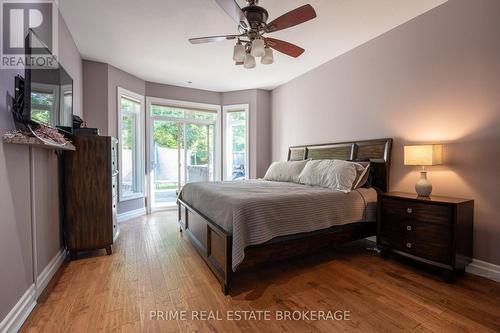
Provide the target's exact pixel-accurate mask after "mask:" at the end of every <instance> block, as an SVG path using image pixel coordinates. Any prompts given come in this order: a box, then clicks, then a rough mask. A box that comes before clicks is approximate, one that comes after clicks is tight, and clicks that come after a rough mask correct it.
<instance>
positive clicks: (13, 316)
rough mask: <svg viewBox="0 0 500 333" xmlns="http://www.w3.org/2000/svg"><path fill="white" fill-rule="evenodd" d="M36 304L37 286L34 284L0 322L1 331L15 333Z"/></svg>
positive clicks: (1, 332) (0, 332)
mask: <svg viewBox="0 0 500 333" xmlns="http://www.w3.org/2000/svg"><path fill="white" fill-rule="evenodd" d="M35 305H36V288H35V285H34V284H32V285H31V286H30V287H29V289H28V290H27V291H26V292H25V293H24V295H23V296H22V297H21V299H20V300H19V301H18V302H17V304H16V305H15V306H14V307H13V308H12V310H10V312H9V313H8V314H7V316H6V317H5V318H4V320H2V322H1V323H0V333H15V332H17V331H19V329H20V328H21V326H23V323H24V321H25V320H26V318H28V316H29V315H30V313H31V311H33V308H34V307H35Z"/></svg>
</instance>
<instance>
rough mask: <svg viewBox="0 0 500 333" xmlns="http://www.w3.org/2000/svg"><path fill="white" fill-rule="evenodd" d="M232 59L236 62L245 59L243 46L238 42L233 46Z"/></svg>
mask: <svg viewBox="0 0 500 333" xmlns="http://www.w3.org/2000/svg"><path fill="white" fill-rule="evenodd" d="M233 60H234V61H236V62H242V61H243V60H245V46H244V45H242V44H240V43H238V44H236V45H235V46H234V51H233Z"/></svg>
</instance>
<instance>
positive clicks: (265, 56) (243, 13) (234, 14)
mask: <svg viewBox="0 0 500 333" xmlns="http://www.w3.org/2000/svg"><path fill="white" fill-rule="evenodd" d="M215 1H216V2H217V3H218V4H219V6H220V7H222V9H223V10H224V11H225V12H226V13H227V14H228V15H229V16H230V17H231V18H232V19H233V20H234V21H236V23H238V31H239V34H237V35H225V36H211V37H200V38H191V39H189V41H190V42H191V44H201V43H211V42H220V41H225V40H235V39H236V40H237V42H236V45H235V46H234V52H233V60H234V61H235V63H236V65H243V66H244V67H245V68H254V67H255V58H256V57H261V63H262V64H264V65H269V64H272V63H273V62H274V56H273V50H272V49H275V50H276V51H279V52H281V53H284V54H286V55H289V56H291V57H294V58H297V57H299V56H300V55H301V54H302V53H304V51H305V50H304V49H303V48H301V47H299V46H297V45H294V44H292V43H289V42H285V41H283V40H279V39H275V38H270V37H264V34H266V33H271V32H275V31H279V30H283V29H287V28H290V27H293V26H296V25H298V24H301V23H304V22H306V21H309V20H312V19H313V18H315V17H316V12H315V11H314V8H313V7H312V6H311V5H304V6H302V7H299V8H296V9H294V10H292V11H289V12H288V13H286V14H284V15H282V16H280V17H278V18H277V19H275V20H273V21H271V22H269V23H267V19H268V18H269V13H268V12H267V10H266V9H265V8H263V7H260V6H259V1H258V0H246V2H247V6H246V7H244V8H240V6H238V4H237V3H236V1H235V0H215Z"/></svg>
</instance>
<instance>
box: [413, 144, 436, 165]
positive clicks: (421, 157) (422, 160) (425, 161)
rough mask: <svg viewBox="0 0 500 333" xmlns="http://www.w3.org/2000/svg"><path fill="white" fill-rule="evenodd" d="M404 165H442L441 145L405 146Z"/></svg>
mask: <svg viewBox="0 0 500 333" xmlns="http://www.w3.org/2000/svg"><path fill="white" fill-rule="evenodd" d="M404 150H405V154H404V155H405V165H421V166H424V165H437V164H442V163H443V146H442V145H420V146H405V148H404Z"/></svg>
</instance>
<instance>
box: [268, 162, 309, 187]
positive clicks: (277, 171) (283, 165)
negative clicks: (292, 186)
mask: <svg viewBox="0 0 500 333" xmlns="http://www.w3.org/2000/svg"><path fill="white" fill-rule="evenodd" d="M306 164H307V160H305V161H286V162H273V164H271V166H270V167H269V169H267V172H266V175H265V176H264V179H265V180H272V181H275V182H293V183H298V182H299V175H300V172H301V171H302V169H304V167H305V165H306Z"/></svg>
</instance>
